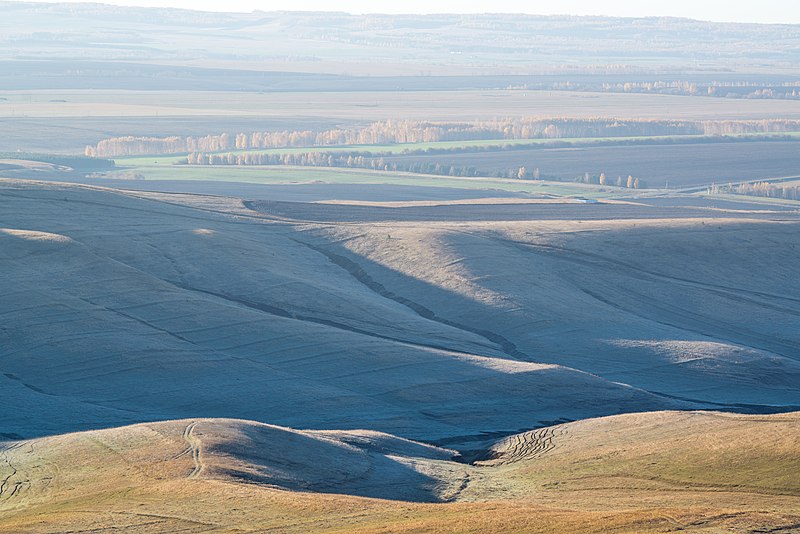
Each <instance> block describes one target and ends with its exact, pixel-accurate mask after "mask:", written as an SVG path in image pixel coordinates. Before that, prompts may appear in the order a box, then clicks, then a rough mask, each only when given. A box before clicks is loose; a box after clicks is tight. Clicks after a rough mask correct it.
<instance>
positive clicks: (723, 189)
mask: <svg viewBox="0 0 800 534" xmlns="http://www.w3.org/2000/svg"><path fill="white" fill-rule="evenodd" d="M708 192H709V193H711V194H714V193H729V194H735V195H749V196H754V197H769V198H784V199H787V200H800V185H797V184H775V183H770V182H757V183H746V184H736V185H733V184H730V185H723V186H720V185H713V186H711V187H710V188H709V191H708Z"/></svg>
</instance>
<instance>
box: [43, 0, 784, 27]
mask: <svg viewBox="0 0 800 534" xmlns="http://www.w3.org/2000/svg"><path fill="white" fill-rule="evenodd" d="M46 1H49V2H57V1H59V0H46ZM62 1H63V0H62ZM69 1H72V2H75V1H80V0H69ZM85 1H91V0H85ZM94 1H97V2H100V3H107V4H117V5H132V6H133V5H135V6H150V7H153V6H158V7H165V6H169V7H180V8H186V9H199V10H204V11H241V12H250V11H253V10H261V11H278V10H291V11H346V12H349V13H531V14H538V15H555V14H569V15H609V16H622V17H640V16H673V17H687V18H693V19H700V20H714V21H720V22H779V23H789V24H800V0H759V1H758V2H749V1H737V0H669V1H664V0H659V1H652V0H638V1H636V0H633V1H632V0H602V1H598V0H556V1H553V0H548V1H546V2H545V1H541V0H492V1H486V0H440V1H434V0H427V1H426V0H389V1H377V0H374V1H366V0H336V1H331V0H269V1H257V0H226V1H224V2H220V1H219V0H193V1H190V2H187V1H179V0H94Z"/></svg>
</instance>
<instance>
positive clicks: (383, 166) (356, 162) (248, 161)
mask: <svg viewBox="0 0 800 534" xmlns="http://www.w3.org/2000/svg"><path fill="white" fill-rule="evenodd" d="M389 155H391V154H390V153H388V152H387V153H384V154H372V153H369V152H320V151H317V152H295V153H288V154H275V153H258V152H245V153H241V154H235V153H232V152H229V153H227V154H205V153H202V152H192V153H191V154H189V155H188V156H187V157H186V162H185V163H186V164H188V165H245V166H246V165H291V166H300V167H346V168H355V169H370V170H376V171H401V172H412V173H418V174H434V175H440V176H466V177H478V176H482V174H481V173H480V172H479V171H478V169H476V168H475V167H472V166H458V165H446V164H441V163H436V162H427V161H411V162H398V161H392V162H387V161H386V160H385V159H384V157H383V156H389ZM494 177H496V178H512V179H517V180H539V179H541V173H540V171H539V168H538V167H536V168H533V169H531V170H528V169H527V168H526V167H524V166H522V167H514V168H511V169H508V170H507V171H498V172H495V173H494ZM551 178H552V179H555V180H559V178H555V177H551ZM575 181H576V182H582V183H586V184H597V185H614V186H617V187H627V188H629V189H640V188H641V189H644V188H646V187H647V184H646V183H645V182H644V180H640V179H639V178H634V177H633V176H628V178H627V180H625V179H624V178H623V177H622V176H617V178H616V179H611V178H607V177H606V175H605V173H600V174H599V175H596V174H589V173H588V172H587V173H586V174H585V175H584V176H582V177H578V178H576V179H575Z"/></svg>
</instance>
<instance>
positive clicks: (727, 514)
mask: <svg viewBox="0 0 800 534" xmlns="http://www.w3.org/2000/svg"><path fill="white" fill-rule="evenodd" d="M188 423H189V422H187V421H175V422H166V423H154V424H143V425H136V426H133V427H125V428H122V429H112V430H106V431H96V432H86V433H80V434H70V435H66V436H58V437H52V438H44V439H40V440H33V441H29V442H21V443H20V444H19V446H18V447H16V448H14V449H12V450H6V451H5V454H4V459H5V460H6V461H7V462H8V463H10V464H12V465H14V466H15V467H16V469H17V474H16V475H14V476H12V477H10V479H9V482H10V485H9V484H7V486H6V488H9V487H13V486H14V485H15V484H16V482H18V481H20V480H22V481H27V485H24V484H23V486H24V487H22V488H21V489H20V490H19V491H18V492H17V493H16V495H14V496H12V497H8V492H7V491H8V490H6V493H5V494H4V495H2V496H0V532H7V533H12V532H13V533H23V532H37V533H38V532H72V531H83V530H89V529H91V530H93V531H97V530H99V531H104V530H106V531H111V530H114V531H125V532H212V531H213V532H242V531H245V532H246V531H258V532H261V531H273V530H276V531H281V532H308V531H318V532H359V533H366V532H542V533H544V532H672V531H677V530H684V531H694V532H757V531H768V530H770V529H782V531H783V532H792V531H795V530H798V529H800V480H798V477H797V473H798V472H800V414H798V413H794V414H785V415H773V416H740V415H731V414H720V413H707V412H688V413H681V412H657V413H650V414H630V415H623V416H615V417H609V418H602V419H594V420H586V421H580V422H576V423H570V424H566V425H560V426H558V427H552V429H551V430H549V431H547V432H545V433H544V434H545V435H546V436H549V435H552V436H554V438H553V439H551V440H550V443H549V444H547V445H546V446H544V447H542V446H541V442H539V441H537V439H538V437H539V436H541V435H542V432H543V431H539V432H538V433H536V434H524V435H520V438H519V440H515V439H511V440H509V441H507V442H501V443H499V444H498V445H497V446H496V447H495V449H496V450H495V454H494V457H495V458H494V459H493V460H488V461H486V462H483V465H479V466H475V467H468V466H465V468H467V469H470V470H471V471H470V477H469V483H468V484H467V485H466V487H465V488H464V490H463V492H462V493H461V495H460V497H459V498H458V500H457V501H456V502H448V503H435V504H431V503H411V502H403V501H391V500H380V499H373V498H365V497H356V496H352V495H343V494H336V493H313V492H297V491H286V490H284V489H281V488H279V487H275V486H269V485H264V484H254V483H248V481H247V479H246V478H237V476H236V470H234V469H232V468H234V467H235V468H236V469H238V470H239V471H241V470H242V466H244V465H245V464H248V463H249V462H252V459H248V458H247V455H246V454H245V455H242V454H241V452H239V453H238V456H237V455H236V454H235V453H236V451H243V450H245V451H246V450H247V449H246V447H247V446H252V447H257V448H259V452H258V454H261V455H263V457H265V458H272V457H273V456H274V457H276V458H279V457H281V454H283V452H284V451H281V447H282V446H286V445H287V444H285V443H281V442H278V441H273V442H271V443H270V444H265V443H259V442H257V441H254V442H251V443H245V444H244V445H243V442H242V440H241V435H242V434H241V433H239V431H240V430H242V429H245V430H246V429H248V428H250V427H251V426H256V424H250V423H243V422H238V421H229V420H198V422H197V424H196V426H195V427H194V431H193V432H194V433H193V434H192V435H191V436H189V438H190V439H187V435H186V434H185V430H186V428H187V424H188ZM262 426H263V425H262ZM303 435H306V434H303ZM307 435H309V436H313V435H315V434H313V433H311V434H307ZM237 436H239V437H237ZM317 436H319V435H317ZM236 440H238V442H236V443H234V441H236ZM190 442H193V443H194V444H195V447H196V448H198V449H199V453H198V455H197V456H193V454H192V452H193V448H192V447H191V446H190ZM514 443H518V445H517V446H516V448H515V447H514ZM519 444H521V445H519ZM7 445H8V444H7ZM270 447H272V449H270ZM273 451H274V453H273ZM309 453H310V457H309V458H308V464H307V466H312V467H313V466H315V465H318V466H320V467H325V468H327V467H329V466H325V465H324V464H325V462H326V461H329V460H330V458H328V457H326V456H325V455H320V454H315V452H314V451H313V450H311V449H309ZM281 461H282V460H281ZM418 462H419V463H420V464H424V463H425V462H426V460H425V459H418ZM266 463H268V462H265V465H262V466H260V468H261V469H262V472H268V471H269V470H270V469H274V467H275V466H274V465H273V466H269V465H266ZM198 465H199V466H200V469H199V470H198ZM249 465H250V467H251V468H259V466H255V465H252V463H250V464H249ZM275 465H282V464H280V462H279V463H278V464H275ZM291 468H292V469H297V472H298V473H302V470H303V468H304V466H303V465H295V466H292V467H291ZM231 473H233V474H231ZM4 475H8V471H7V470H6V471H4Z"/></svg>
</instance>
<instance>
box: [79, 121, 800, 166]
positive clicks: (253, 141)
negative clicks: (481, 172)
mask: <svg viewBox="0 0 800 534" xmlns="http://www.w3.org/2000/svg"><path fill="white" fill-rule="evenodd" d="M794 131H800V121H797V120H782V119H769V120H756V121H742V120H739V121H736V120H725V121H664V120H623V119H571V118H523V119H498V120H492V121H472V122H423V121H406V120H401V121H392V120H387V121H381V122H374V123H372V124H369V125H367V126H364V127H360V128H341V129H331V130H325V131H320V132H314V131H311V130H302V131H288V130H285V131H277V132H250V133H244V132H239V133H235V134H230V133H221V134H218V135H206V136H202V137H191V136H187V137H180V136H172V137H133V136H128V137H115V138H110V139H104V140H102V141H100V142H98V143H97V144H96V145H94V146H91V145H89V146H87V147H86V149H85V155H86V156H89V157H98V158H113V157H123V156H140V155H154V154H190V159H191V160H194V163H198V164H202V163H208V158H209V156H210V155H213V154H216V153H220V152H225V151H229V150H237V151H246V150H258V149H275V148H311V147H328V146H343V147H346V146H352V145H393V144H408V143H434V142H443V141H474V140H517V139H566V138H619V137H638V136H670V135H714V136H717V135H719V136H721V135H746V134H760V133H781V132H794ZM225 161H226V162H227V161H228V158H227V157H226V159H225ZM244 161H245V160H244V159H240V158H235V161H234V162H233V163H230V164H234V165H235V164H244ZM211 163H212V164H213V163H215V161H214V158H212V159H211ZM218 163H219V164H223V162H222V160H220V161H219V162H218Z"/></svg>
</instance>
